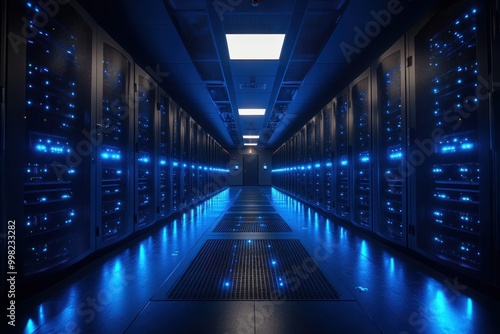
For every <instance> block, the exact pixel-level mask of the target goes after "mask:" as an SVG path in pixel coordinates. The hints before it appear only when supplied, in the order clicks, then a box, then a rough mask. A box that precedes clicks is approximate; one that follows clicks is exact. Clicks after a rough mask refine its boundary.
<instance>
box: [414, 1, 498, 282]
mask: <svg viewBox="0 0 500 334" xmlns="http://www.w3.org/2000/svg"><path fill="white" fill-rule="evenodd" d="M485 11H486V8H484V6H483V5H480V4H478V3H477V2H475V1H458V2H452V3H451V4H450V5H449V7H447V8H446V9H442V10H440V11H439V12H438V13H437V14H435V15H434V16H433V17H432V18H430V19H428V20H427V21H426V22H425V23H424V24H422V25H421V26H419V27H418V28H416V29H415V30H414V31H412V32H411V33H410V37H409V42H410V49H409V53H410V55H411V56H412V57H413V64H414V65H413V66H412V67H410V69H411V70H410V75H411V82H412V87H411V90H410V94H411V106H412V112H413V114H412V129H413V130H414V131H415V134H414V138H412V147H411V153H410V154H409V156H408V159H407V161H406V164H405V171H406V172H407V173H409V174H410V175H411V177H412V184H413V185H414V186H415V188H414V191H413V192H412V206H413V216H412V224H415V228H416V231H415V234H412V244H411V245H412V247H414V248H416V249H417V250H419V251H421V252H423V253H424V254H426V255H428V256H429V257H431V258H433V259H435V260H437V261H438V262H441V263H446V264H447V265H448V266H451V267H453V268H456V269H458V270H462V271H465V272H467V273H468V274H470V275H473V276H476V277H479V278H482V279H485V280H490V277H491V267H492V265H491V264H492V260H491V258H490V256H491V251H490V250H491V246H492V245H491V241H490V240H491V233H492V229H491V224H492V222H491V218H492V217H493V215H492V214H491V207H490V202H489V201H490V198H491V197H492V196H491V192H490V191H491V189H490V182H491V175H490V162H489V156H490V151H489V148H490V147H489V143H490V141H489V140H490V137H489V110H488V102H489V101H488V94H487V92H488V87H485V86H484V83H485V82H487V81H486V80H485V78H487V73H488V64H487V62H488V59H487V55H486V54H485V53H486V52H485V50H487V47H486V46H487V43H486V41H485V39H486V38H487V35H488V34H487V30H486V27H485V25H486V24H485V23H486V22H487V19H486V13H485ZM486 86H487V84H486ZM485 92H486V93H485ZM417 97H418V98H417Z"/></svg>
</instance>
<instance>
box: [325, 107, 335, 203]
mask: <svg viewBox="0 0 500 334" xmlns="http://www.w3.org/2000/svg"><path fill="white" fill-rule="evenodd" d="M333 120H334V118H333V105H332V103H331V102H330V103H328V104H327V105H326V107H325V108H323V170H324V174H323V175H324V176H323V191H324V192H323V198H324V200H323V208H324V209H325V210H326V211H328V212H331V211H332V210H333V208H334V201H333V198H334V189H333V177H334V169H333V156H334V155H333V147H334V142H333V127H334V122H333Z"/></svg>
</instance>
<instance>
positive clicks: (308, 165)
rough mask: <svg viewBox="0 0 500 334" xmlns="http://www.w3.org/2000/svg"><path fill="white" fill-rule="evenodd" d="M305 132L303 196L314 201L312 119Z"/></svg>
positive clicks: (310, 201)
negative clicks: (304, 184)
mask: <svg viewBox="0 0 500 334" xmlns="http://www.w3.org/2000/svg"><path fill="white" fill-rule="evenodd" d="M305 131H306V132H305V133H306V155H305V161H304V167H305V175H306V178H305V183H306V187H305V192H306V193H305V194H304V198H305V199H306V200H307V201H308V202H309V203H314V194H315V189H314V171H313V166H312V164H313V156H314V120H312V121H311V122H308V123H307V124H306V127H305Z"/></svg>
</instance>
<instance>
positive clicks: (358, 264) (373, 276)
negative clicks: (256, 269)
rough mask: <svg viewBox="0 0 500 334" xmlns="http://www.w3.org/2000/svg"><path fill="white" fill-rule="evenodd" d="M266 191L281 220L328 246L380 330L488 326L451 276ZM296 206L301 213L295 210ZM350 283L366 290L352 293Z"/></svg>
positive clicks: (458, 329)
mask: <svg viewBox="0 0 500 334" xmlns="http://www.w3.org/2000/svg"><path fill="white" fill-rule="evenodd" d="M270 194H271V196H270V197H271V198H272V203H273V204H274V205H275V206H276V208H277V211H278V213H280V214H281V215H282V216H283V217H284V218H285V220H286V221H287V222H289V223H291V224H295V226H296V228H298V229H299V230H300V231H301V233H303V234H305V235H309V236H310V239H311V240H315V241H316V240H319V238H321V240H326V241H327V242H325V244H327V245H330V249H331V250H332V252H331V254H330V257H329V258H328V259H327V261H328V263H329V264H330V265H331V266H332V267H334V268H335V273H336V275H337V276H339V277H340V278H341V280H342V281H343V282H344V283H345V284H346V285H347V286H348V288H349V289H351V291H354V292H353V294H354V297H355V298H356V299H357V300H358V302H359V303H360V304H361V305H362V307H363V309H365V311H366V312H367V313H368V314H370V316H371V318H372V319H376V320H375V321H376V322H377V323H378V324H379V326H380V329H381V331H382V332H384V333H385V332H395V333H422V332H425V333H476V332H477V330H478V329H479V328H489V327H488V325H485V323H487V322H488V321H489V322H490V323H492V322H493V321H497V320H495V319H492V317H491V315H489V314H488V313H485V312H484V311H483V312H482V313H481V316H480V317H478V315H477V312H476V309H477V303H478V301H477V300H474V299H473V298H471V297H470V296H469V294H468V293H466V291H455V292H454V291H453V290H452V289H451V288H450V286H453V285H454V284H455V282H454V281H453V279H452V278H448V281H446V279H444V278H443V279H441V278H440V279H435V278H432V275H433V274H432V272H433V271H432V270H430V269H428V270H427V271H424V272H422V270H424V269H423V268H424V267H425V266H424V265H422V264H421V263H420V262H418V261H416V260H413V259H411V258H409V257H408V256H406V255H403V254H401V253H400V252H398V251H396V250H394V249H392V248H390V247H387V246H385V245H383V244H381V243H380V242H379V241H377V240H374V239H372V238H369V237H366V236H365V235H364V234H361V233H357V232H356V231H355V230H350V229H349V228H346V227H343V226H341V225H340V224H338V223H335V222H331V220H330V219H326V218H323V216H322V215H321V214H319V218H317V216H316V215H315V214H314V213H309V212H310V210H312V209H309V207H307V206H305V205H303V204H302V203H300V202H298V201H297V200H295V199H291V197H289V196H287V195H284V194H283V193H281V192H279V191H278V190H276V189H274V188H273V190H272V191H270ZM290 199H291V200H290ZM298 208H301V210H302V211H303V212H306V213H307V214H300V213H298V210H297V209H298ZM312 211H314V210H312ZM301 227H306V229H302V228H301ZM327 231H328V232H327ZM328 235H329V236H328ZM355 286H363V287H366V288H367V289H368V290H367V291H366V292H358V291H355V289H354V287H355ZM459 286H460V283H459ZM469 292H470V293H472V294H473V295H474V296H476V295H479V294H478V293H477V292H474V291H469ZM478 298H479V297H478ZM481 298H482V297H481ZM499 304H500V303H496V304H495V305H499ZM481 307H482V308H483V309H482V310H484V307H485V306H484V305H482V306H481ZM424 325H425V326H424ZM485 326H486V327H485ZM424 327H425V328H424Z"/></svg>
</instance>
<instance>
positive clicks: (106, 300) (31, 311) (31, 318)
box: [16, 190, 234, 333]
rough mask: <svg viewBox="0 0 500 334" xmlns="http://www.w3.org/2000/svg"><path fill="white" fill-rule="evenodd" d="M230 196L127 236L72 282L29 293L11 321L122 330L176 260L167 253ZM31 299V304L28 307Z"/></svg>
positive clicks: (38, 327)
mask: <svg viewBox="0 0 500 334" xmlns="http://www.w3.org/2000/svg"><path fill="white" fill-rule="evenodd" d="M233 197H234V194H230V191H229V190H225V191H223V192H221V193H219V194H218V195H216V196H214V197H212V198H211V199H209V200H207V201H206V202H204V203H201V204H200V205H199V206H198V207H202V208H203V209H202V210H200V211H198V209H196V210H190V211H189V212H187V213H186V214H185V215H184V216H183V217H182V218H179V219H176V220H175V221H172V222H170V223H166V225H165V227H163V228H160V229H158V232H157V233H156V234H152V235H146V236H144V237H142V239H140V240H139V241H137V240H133V241H131V242H130V243H127V244H126V245H124V246H122V247H121V248H119V250H117V251H116V252H115V251H112V252H110V254H109V255H105V256H103V258H102V259H99V260H97V261H96V262H95V263H91V264H89V265H88V266H86V267H83V268H82V269H81V270H82V272H75V273H74V274H73V275H70V276H69V277H68V280H70V281H74V282H75V283H73V284H71V285H69V286H65V285H64V284H63V285H62V287H61V286H59V285H58V286H55V287H53V288H50V289H48V290H47V291H45V292H44V294H42V295H40V296H34V297H33V299H32V300H30V301H29V303H28V302H26V303H25V305H27V306H26V308H23V307H20V308H19V309H18V317H17V324H16V325H17V326H16V327H18V328H24V333H33V332H34V331H40V332H47V333H49V332H50V333H51V332H54V333H60V332H68V333H70V332H76V331H80V332H82V333H96V332H107V333H111V332H123V331H124V330H125V329H126V327H127V326H128V323H129V322H128V321H129V320H130V319H133V318H134V317H135V316H136V315H137V314H138V313H139V312H140V311H141V309H142V308H143V307H144V306H145V305H146V304H147V303H148V301H149V299H150V298H151V296H152V295H153V294H154V292H155V291H156V289H157V288H158V287H159V286H160V285H161V284H162V282H163V281H164V280H165V277H168V275H169V274H170V273H171V272H172V271H173V270H174V269H175V268H176V267H177V265H178V264H179V262H180V261H181V260H182V257H181V256H172V255H171V254H174V253H176V254H179V251H181V252H182V251H183V250H184V251H187V250H189V249H191V247H192V246H193V245H194V244H195V243H196V242H197V241H198V240H199V238H200V237H201V235H202V234H203V233H204V232H205V231H206V229H207V228H208V227H209V226H210V225H211V224H212V223H213V221H214V219H215V218H216V217H217V216H218V215H219V214H220V212H222V211H223V210H224V209H225V208H226V207H227V206H228V205H229V204H230V203H231V200H232V198H233ZM113 253H114V254H113ZM181 254H182V253H181ZM94 266H95V268H94ZM47 295H49V296H50V295H52V296H54V298H53V299H54V300H55V301H51V298H47ZM33 304H35V305H36V308H33V307H29V305H33ZM46 305H50V308H48V307H47V306H46Z"/></svg>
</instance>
